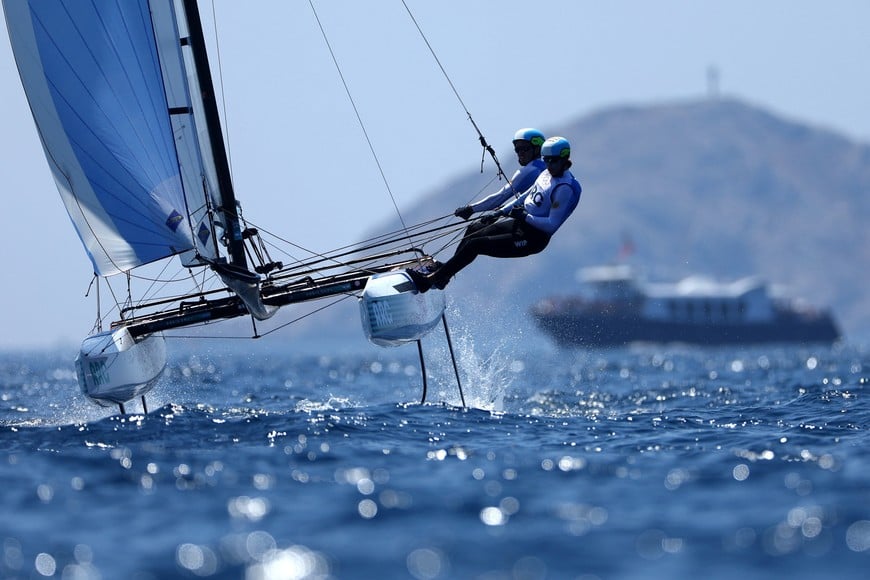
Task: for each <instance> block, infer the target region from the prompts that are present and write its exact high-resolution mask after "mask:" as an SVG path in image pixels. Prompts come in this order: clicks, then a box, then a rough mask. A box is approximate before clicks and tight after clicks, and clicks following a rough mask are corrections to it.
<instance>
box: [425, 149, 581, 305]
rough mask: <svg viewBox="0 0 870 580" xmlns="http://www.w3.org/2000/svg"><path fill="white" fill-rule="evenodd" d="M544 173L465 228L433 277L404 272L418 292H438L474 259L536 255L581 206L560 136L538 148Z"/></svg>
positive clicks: (568, 151) (577, 183) (432, 274)
mask: <svg viewBox="0 0 870 580" xmlns="http://www.w3.org/2000/svg"><path fill="white" fill-rule="evenodd" d="M541 154H542V155H543V158H544V162H545V163H546V165H547V169H546V170H545V171H543V172H542V173H541V174H540V175H539V176H538V178H537V179H536V180H535V183H534V185H532V187H530V188H529V189H528V190H526V191H525V192H524V193H523V194H522V195H521V196H520V197H519V199H516V200H510V201H508V202H506V203H504V204H503V205H502V206H501V207H499V208H498V209H497V210H495V211H493V212H490V213H487V214H484V215H483V216H482V217H481V218H480V220H479V223H481V224H485V225H484V226H483V227H479V228H476V229H472V228H468V231H467V232H466V234H465V236H464V237H463V238H462V241H461V242H459V246H457V248H456V253H455V254H454V255H453V257H452V258H450V259H449V260H447V262H445V263H444V264H443V265H441V266H440V267H439V268H437V269H436V270H435V271H434V272H432V273H429V274H423V273H421V272H417V271H415V270H408V275H409V276H411V279H412V280H413V281H414V283H415V285H416V286H417V290H418V291H420V292H426V291H427V290H429V288H431V287H432V286H435V287H436V288H440V289H443V288H444V287H445V286H447V284H448V282H450V279H451V278H452V277H453V276H454V275H455V274H456V273H457V272H459V271H460V270H461V269H462V268H464V267H466V266H468V265H469V264H470V263H471V262H473V261H474V259H475V258H477V256H480V255H484V256H492V257H495V258H518V257H521V256H529V255H532V254H537V253H538V252H541V251H542V250H543V249H544V248H546V247H547V244H549V243H550V237H551V236H552V235H553V234H554V233H556V230H558V229H559V228H560V227H561V226H562V224H564V223H565V220H567V219H568V217H569V216H570V215H571V214H572V213H573V212H574V209H575V208H576V207H577V204H578V203H579V202H580V194H581V192H582V189H581V187H580V183H579V182H578V181H577V179H575V178H574V175H573V174H572V173H571V172H570V171H569V169H570V167H571V165H572V164H571V159H570V156H571V144H570V143H569V142H568V140H567V139H565V138H564V137H551V138H550V139H547V140H546V141H545V142H544V144H543V145H542V146H541Z"/></svg>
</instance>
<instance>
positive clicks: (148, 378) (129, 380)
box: [76, 327, 166, 406]
mask: <svg viewBox="0 0 870 580" xmlns="http://www.w3.org/2000/svg"><path fill="white" fill-rule="evenodd" d="M165 367H166V341H165V340H164V338H163V335H162V334H152V335H149V336H146V337H144V338H141V339H139V340H138V341H136V340H134V338H133V337H132V336H131V335H130V332H129V331H128V330H127V329H126V328H125V327H121V328H117V329H115V330H110V331H106V332H100V333H98V334H94V335H91V336H89V337H87V338H86V339H85V340H84V341H83V342H82V348H81V351H80V352H79V355H78V356H77V357H76V373H77V374H78V379H79V386H80V387H81V390H82V393H84V395H85V396H86V397H88V398H89V399H90V400H92V401H93V402H95V403H97V404H99V405H103V406H109V405H120V404H123V403H126V402H127V401H129V400H131V399H134V398H136V397H139V396H141V395H144V394H145V393H147V392H148V391H150V390H151V388H152V387H153V386H154V383H156V382H157V379H158V378H159V377H160V375H161V373H162V372H163V369H164V368H165Z"/></svg>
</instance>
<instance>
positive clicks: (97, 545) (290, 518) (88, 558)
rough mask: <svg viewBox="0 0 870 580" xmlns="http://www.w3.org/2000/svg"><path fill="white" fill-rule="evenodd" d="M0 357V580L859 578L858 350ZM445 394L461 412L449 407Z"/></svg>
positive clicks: (869, 544)
mask: <svg viewBox="0 0 870 580" xmlns="http://www.w3.org/2000/svg"><path fill="white" fill-rule="evenodd" d="M458 342H459V345H458V348H457V353H456V354H457V362H458V368H459V376H460V379H461V386H462V394H461V395H460V391H459V389H458V388H457V383H456V378H455V376H454V371H453V368H452V365H451V364H450V362H449V354H448V353H447V351H446V350H444V349H442V348H440V347H439V348H437V349H435V350H434V352H429V353H427V371H428V375H429V376H428V381H427V402H426V403H423V404H421V402H420V400H419V399H420V397H421V389H422V380H421V376H420V364H419V360H418V358H417V352H416V349H415V348H413V347H405V348H400V349H387V350H379V351H377V352H365V353H360V354H348V353H343V354H331V355H321V356H316V355H294V354H292V353H291V352H289V349H288V352H283V351H282V350H281V349H280V348H278V349H272V350H270V351H268V352H252V351H251V350H250V349H249V348H247V346H248V345H246V344H241V345H239V346H238V348H229V349H227V348H221V349H219V350H218V349H215V350H213V349H211V348H209V347H208V345H205V346H202V345H198V346H197V350H196V351H193V350H188V351H186V352H184V351H185V349H184V348H181V347H179V345H178V343H174V344H172V345H171V347H173V348H172V351H173V352H175V354H174V355H173V358H172V360H171V361H170V364H169V367H168V369H167V371H166V374H165V376H164V377H163V379H161V382H160V383H159V385H158V386H157V387H156V389H155V390H154V391H153V392H152V393H151V394H150V395H149V397H148V400H149V404H150V406H151V408H150V409H149V412H148V413H147V414H144V413H142V412H141V408H140V407H139V405H138V404H132V403H131V404H130V405H128V409H127V410H128V414H126V415H123V416H122V415H120V414H119V413H118V412H117V410H116V409H101V408H99V407H96V406H94V405H93V404H91V403H88V402H86V401H85V400H84V399H83V398H82V396H81V395H80V394H79V392H78V388H77V386H76V380H75V375H74V367H73V363H72V360H71V356H70V354H69V353H67V352H60V351H58V352H51V353H30V354H22V353H16V354H11V353H7V354H4V355H2V356H0V449H2V453H0V487H2V500H0V502H2V511H0V514H2V515H0V542H2V547H0V577H3V578H65V579H96V578H103V579H113V578H123V579H126V580H134V579H162V578H246V579H289V578H410V579H420V580H431V579H439V578H479V579H493V580H495V579H544V578H582V579H585V580H592V579H601V580H604V579H611V578H618V579H623V578H644V579H646V578H699V577H704V578H714V579H718V578H722V579H724V578H739V579H741V580H748V579H753V578H841V579H842V578H856V579H857V578H867V577H868V571H870V435H868V430H870V392H868V389H870V352H868V350H867V349H864V348H860V347H855V346H844V345H835V346H833V347H828V346H801V347H786V346H770V347H753V348H729V349H704V348H689V347H677V346H641V347H633V348H625V349H615V350H557V349H555V348H553V349H547V348H546V347H542V348H541V350H539V351H527V350H522V351H521V352H520V353H510V354H508V352H507V351H508V350H509V349H507V350H504V349H503V350H495V351H493V352H487V353H486V354H485V355H483V354H481V353H478V352H475V349H474V348H473V347H471V346H469V345H467V344H463V343H462V341H461V340H460V341H458ZM463 399H464V403H465V405H464V406H463Z"/></svg>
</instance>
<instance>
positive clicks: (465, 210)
mask: <svg viewBox="0 0 870 580" xmlns="http://www.w3.org/2000/svg"><path fill="white" fill-rule="evenodd" d="M473 213H474V210H473V209H471V206H470V205H463V206H462V207H457V208H456V211H454V212H453V215H455V216H456V217H458V218H462V219H464V220H467V219H468V218H470V217H471V214H473Z"/></svg>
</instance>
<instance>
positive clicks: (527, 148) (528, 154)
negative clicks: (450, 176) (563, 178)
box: [453, 128, 547, 220]
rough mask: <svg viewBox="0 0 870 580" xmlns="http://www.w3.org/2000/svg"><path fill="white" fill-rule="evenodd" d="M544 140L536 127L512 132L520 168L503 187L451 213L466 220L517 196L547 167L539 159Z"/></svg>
mask: <svg viewBox="0 0 870 580" xmlns="http://www.w3.org/2000/svg"><path fill="white" fill-rule="evenodd" d="M544 140H545V139H544V134H543V133H541V132H540V131H538V130H537V129H532V128H526V129H520V130H519V131H517V132H516V133H515V134H514V141H513V144H514V152H515V153H516V154H517V161H518V162H519V164H520V168H519V169H517V170H516V172H515V173H514V174H513V176H512V177H511V178H510V181H508V182H507V183H506V184H505V185H504V187H502V188H501V189H499V190H498V191H496V192H495V193H493V194H491V195H488V196H486V197H485V198H483V199H482V200H480V201H478V202H477V203H473V204H471V205H465V206H462V207H460V208H456V211H454V212H453V215H455V216H456V217H461V218H462V219H464V220H467V219H468V218H469V217H471V214H473V213H477V212H479V211H488V210H491V209H495V208H497V207H499V206H500V205H502V204H503V203H504V202H505V201H507V199H508V198H509V197H511V196H513V197H514V198H518V197H519V196H520V194H522V193H523V192H524V191H525V190H527V189H528V188H530V187H531V186H532V185H533V184H534V183H535V180H536V179H537V178H538V175H540V174H541V172H542V171H543V170H544V169H546V168H547V167H546V165H544V161H543V160H542V159H541V145H543V144H544Z"/></svg>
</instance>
